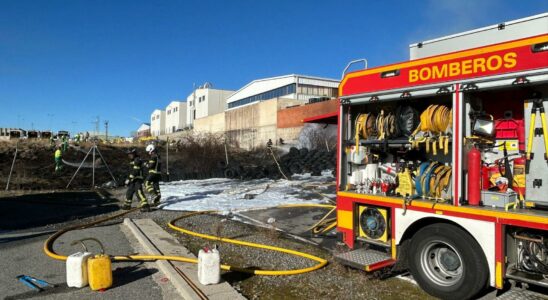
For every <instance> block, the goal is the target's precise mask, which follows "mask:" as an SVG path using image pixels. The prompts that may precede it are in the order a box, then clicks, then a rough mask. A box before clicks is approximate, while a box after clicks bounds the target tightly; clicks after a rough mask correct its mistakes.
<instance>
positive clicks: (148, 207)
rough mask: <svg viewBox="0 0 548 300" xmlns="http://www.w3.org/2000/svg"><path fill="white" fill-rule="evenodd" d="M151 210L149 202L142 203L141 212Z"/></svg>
mask: <svg viewBox="0 0 548 300" xmlns="http://www.w3.org/2000/svg"><path fill="white" fill-rule="evenodd" d="M149 211H150V206H149V205H148V203H142V204H141V212H149Z"/></svg>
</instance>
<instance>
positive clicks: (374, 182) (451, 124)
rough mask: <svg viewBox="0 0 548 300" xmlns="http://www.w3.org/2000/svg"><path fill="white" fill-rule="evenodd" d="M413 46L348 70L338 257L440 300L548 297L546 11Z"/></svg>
mask: <svg viewBox="0 0 548 300" xmlns="http://www.w3.org/2000/svg"><path fill="white" fill-rule="evenodd" d="M410 48H411V59H410V60H409V61H406V62H403V63H396V64H391V65H387V66H381V67H375V68H367V67H366V68H365V69H363V70H357V71H354V72H349V73H345V74H343V79H342V81H341V83H340V86H339V96H340V97H339V98H340V110H339V114H338V124H339V140H338V145H339V147H338V151H339V153H338V174H337V188H338V190H337V228H338V232H339V233H340V234H341V238H342V240H343V241H344V243H345V244H346V245H347V246H348V247H349V248H350V251H348V252H345V253H341V254H338V255H337V259H338V260H340V261H341V262H343V263H345V264H347V265H350V266H353V267H356V268H361V269H364V270H365V271H374V270H380V269H384V270H387V268H395V267H397V266H403V267H404V268H406V269H409V271H410V273H411V274H412V276H413V278H414V279H415V280H416V281H417V283H418V284H419V285H420V287H421V288H422V289H424V290H425V291H426V292H428V293H429V294H431V295H433V296H436V297H440V298H450V299H468V298H473V297H475V296H476V295H478V293H480V292H481V291H482V290H484V289H485V288H487V287H488V286H492V287H496V288H497V289H502V288H503V287H504V286H505V284H506V283H516V284H520V285H521V284H523V285H535V286H540V289H543V288H547V287H548V128H547V125H546V123H547V121H546V115H545V113H544V111H545V109H548V14H541V15H537V16H532V17H529V18H525V19H520V20H515V21H511V22H506V23H502V24H498V25H494V26H489V27H485V28H481V29H478V30H473V31H469V32H464V33H460V34H456V35H451V36H447V37H443V38H439V39H435V40H430V41H425V42H421V43H417V44H413V45H411V46H410ZM365 63H366V64H367V62H365ZM388 270H389V269H388Z"/></svg>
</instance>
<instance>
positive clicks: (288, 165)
mask: <svg viewBox="0 0 548 300" xmlns="http://www.w3.org/2000/svg"><path fill="white" fill-rule="evenodd" d="M278 163H279V164H280V168H281V170H282V172H283V173H284V174H285V175H286V176H287V177H290V176H291V175H293V174H302V173H310V174H311V175H312V176H320V175H321V174H322V171H324V170H334V169H335V166H336V155H335V152H328V151H321V150H308V149H307V148H301V149H297V148H295V147H291V148H290V149H289V152H288V153H286V154H284V155H282V156H281V157H280V158H279V159H278ZM220 167H221V168H222V169H223V174H224V177H225V178H232V179H243V180H249V179H261V178H270V179H280V178H282V177H283V176H282V174H280V171H279V169H278V166H277V165H276V163H275V162H274V161H273V159H272V158H271V157H268V158H267V159H264V160H263V162H262V164H260V165H256V166H243V165H242V164H241V163H239V162H231V164H230V165H228V166H227V165H223V164H221V165H220Z"/></svg>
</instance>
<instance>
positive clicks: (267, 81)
mask: <svg viewBox="0 0 548 300" xmlns="http://www.w3.org/2000/svg"><path fill="white" fill-rule="evenodd" d="M338 87H339V80H336V79H329V78H321V77H314V76H306V75H296V74H290V75H284V76H278V77H270V78H264V79H257V80H253V81H252V82H250V83H248V84H247V85H245V86H244V87H242V88H241V89H239V90H238V91H236V92H235V93H234V94H232V95H231V96H230V97H228V99H227V104H228V109H232V108H236V107H240V106H244V105H248V104H251V103H256V102H260V101H263V100H269V99H274V98H285V99H295V100H302V101H303V102H305V101H308V100H309V99H310V98H318V97H326V98H336V97H337V96H338V94H337V92H338Z"/></svg>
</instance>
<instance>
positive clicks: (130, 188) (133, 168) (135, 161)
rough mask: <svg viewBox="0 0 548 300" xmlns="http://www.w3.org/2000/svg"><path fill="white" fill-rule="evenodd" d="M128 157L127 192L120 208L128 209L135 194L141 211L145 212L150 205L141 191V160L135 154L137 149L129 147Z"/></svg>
mask: <svg viewBox="0 0 548 300" xmlns="http://www.w3.org/2000/svg"><path fill="white" fill-rule="evenodd" d="M127 154H128V158H129V166H130V170H129V176H128V179H127V180H126V183H127V192H126V202H125V203H124V205H123V206H122V209H130V208H131V202H132V201H133V194H137V197H138V198H139V203H140V207H141V211H142V212H147V211H149V210H150V207H149V205H148V202H147V198H146V197H145V193H144V192H143V162H142V161H141V159H140V158H139V155H137V150H135V149H130V150H129V151H128V152H127Z"/></svg>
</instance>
